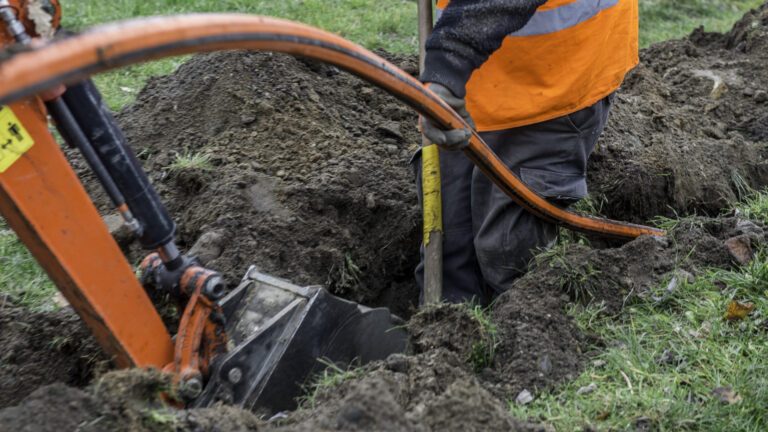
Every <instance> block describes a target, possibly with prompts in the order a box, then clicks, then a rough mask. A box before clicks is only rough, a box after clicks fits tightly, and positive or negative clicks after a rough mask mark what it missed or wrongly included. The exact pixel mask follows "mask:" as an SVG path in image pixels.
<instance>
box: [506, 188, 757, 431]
mask: <svg viewBox="0 0 768 432" xmlns="http://www.w3.org/2000/svg"><path fill="white" fill-rule="evenodd" d="M738 208H739V209H740V211H741V212H742V214H748V215H750V216H752V217H753V218H754V219H755V220H759V221H761V222H766V223H768V213H767V212H766V211H765V209H768V195H766V194H752V195H751V196H750V197H749V198H748V199H747V201H745V203H742V204H739V206H738ZM673 222H674V221H673V220H665V221H664V223H665V224H667V225H668V224H670V223H673ZM666 288H667V284H664V286H663V287H659V290H660V291H665V290H666ZM653 298H654V296H650V297H649V299H648V300H644V301H642V302H640V303H638V304H634V305H632V306H629V307H628V308H627V309H626V310H625V311H624V312H623V313H622V314H620V315H619V316H604V314H601V313H600V305H592V306H590V307H587V308H584V307H574V308H573V310H572V315H573V316H574V318H575V319H576V321H577V322H578V323H579V325H580V327H581V328H582V329H583V330H584V331H585V332H587V333H590V334H594V335H596V336H598V337H599V339H600V340H602V341H604V342H605V343H606V344H607V346H608V347H607V348H603V347H596V348H597V350H596V351H599V352H601V353H600V354H599V355H598V356H597V357H596V358H594V359H593V361H592V363H591V364H589V365H588V367H587V369H586V370H585V371H584V372H583V373H582V374H581V375H580V376H579V378H577V379H576V380H575V381H573V382H571V383H569V384H567V385H565V386H563V387H561V388H559V389H558V390H556V391H554V392H550V393H545V394H542V395H539V397H538V398H537V399H536V400H535V401H534V402H533V403H531V404H530V405H527V406H519V405H516V404H514V402H511V403H510V410H511V412H512V414H513V415H514V416H516V417H519V418H528V419H531V420H533V421H539V422H544V423H547V424H550V425H552V426H554V428H555V429H556V430H562V431H579V430H595V429H597V430H659V431H665V430H666V431H677V430H718V431H720V430H734V431H735V430H738V431H763V430H768V416H766V415H765V410H764V407H765V406H767V404H768V374H767V373H766V372H768V365H766V364H765V356H766V355H768V253H766V252H765V251H763V252H761V253H758V255H757V257H756V258H755V259H754V261H753V262H752V263H751V264H749V265H747V266H744V267H742V268H740V269H738V270H733V271H730V270H721V269H712V270H711V271H709V272H707V273H706V274H704V275H702V276H700V277H698V278H696V279H695V281H693V282H692V283H689V282H688V281H678V282H677V285H676V287H675V288H674V290H672V292H671V293H668V295H666V296H656V297H655V300H654V299H653ZM730 308H735V309H737V310H738V309H739V308H744V310H750V309H751V312H749V313H747V315H746V317H744V318H742V319H730V318H734V315H733V314H731V313H730V312H729V309H730Z"/></svg>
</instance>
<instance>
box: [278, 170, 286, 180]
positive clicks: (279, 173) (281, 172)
mask: <svg viewBox="0 0 768 432" xmlns="http://www.w3.org/2000/svg"><path fill="white" fill-rule="evenodd" d="M286 174H287V173H286V172H285V170H279V171H277V173H276V174H275V175H276V176H278V177H281V178H282V177H285V175H286Z"/></svg>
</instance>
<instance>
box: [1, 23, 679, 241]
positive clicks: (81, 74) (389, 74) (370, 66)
mask: <svg viewBox="0 0 768 432" xmlns="http://www.w3.org/2000/svg"><path fill="white" fill-rule="evenodd" d="M227 49H249V50H262V51H274V52H282V53H286V54H292V55H297V56H303V57H308V58H311V59H314V60H318V61H322V62H325V63H329V64H333V65H335V66H337V67H339V68H342V69H344V70H346V71H348V72H350V73H352V74H354V75H357V76H359V77H361V78H362V79H364V80H366V81H368V82H370V83H372V84H374V85H376V86H379V87H381V88H382V89H384V90H385V91H387V92H389V93H390V94H392V95H394V96H395V97H397V98H398V99H400V100H401V101H403V102H404V103H405V104H407V105H409V106H410V107H411V108H413V109H414V110H416V111H417V112H418V113H419V114H421V115H423V116H426V117H429V118H431V119H433V120H434V121H435V122H436V123H438V124H440V125H442V126H443V127H445V128H463V127H467V125H466V124H465V123H464V121H463V120H462V119H461V117H460V116H459V115H458V114H456V113H455V112H454V111H453V110H452V109H451V108H450V107H449V106H447V105H446V104H445V103H444V102H443V101H442V100H441V99H440V98H439V97H438V96H436V95H435V94H433V93H432V92H431V91H429V90H428V89H427V88H425V87H424V86H423V85H422V84H421V83H420V82H419V81H418V80H416V79H414V78H413V77H411V76H410V75H408V74H406V73H405V72H403V71H401V70H400V69H398V68H397V67H396V66H394V65H392V64H390V63H389V62H387V61H386V60H384V59H383V58H381V57H379V56H377V55H375V54H373V53H371V52H370V51H368V50H366V49H364V48H362V47H360V46H358V45H355V44H353V43H352V42H349V41H347V40H345V39H343V38H341V37H339V36H336V35H333V34H331V33H328V32H325V31H322V30H318V29H315V28H313V27H309V26H306V25H303V24H298V23H294V22H291V21H285V20H279V19H274V18H267V17H260V16H251V15H241V14H197V15H181V16H174V17H159V18H147V19H138V20H129V21H124V22H119V23H114V24H107V25H104V26H99V27H96V28H93V29H92V30H89V31H87V32H85V33H82V34H80V35H78V36H74V37H71V38H67V39H63V40H58V41H52V42H49V43H46V44H43V45H40V46H39V47H38V48H36V49H34V50H32V51H29V52H23V53H19V54H16V55H15V56H13V57H12V58H11V59H8V60H6V61H4V62H3V63H0V104H7V103H9V102H12V101H15V100H18V99H21V98H23V97H27V96H31V95H34V94H36V93H39V92H41V91H43V90H46V89H49V88H52V87H54V86H56V85H58V84H72V83H76V82H78V81H80V80H83V79H85V78H88V77H89V76H91V75H93V74H96V73H99V72H104V71H107V70H111V69H115V68H119V67H123V66H128V65H132V64H136V63H140V62H144V61H148V60H152V59H158V58H164V57H170V56H175V55H181V54H190V53H196V52H205V51H217V50H227ZM464 152H465V154H466V155H467V157H468V158H469V159H470V160H472V162H473V163H474V164H475V165H476V166H477V167H478V168H479V169H480V170H481V171H482V172H483V173H484V174H485V175H486V176H487V177H488V178H489V179H491V180H492V181H493V182H494V183H495V184H496V186H498V187H499V188H500V189H501V190H502V191H503V192H504V193H506V194H507V195H508V196H509V197H510V198H512V199H513V200H514V201H515V202H517V203H518V204H519V205H521V206H522V207H524V208H525V209H526V210H527V211H529V212H531V213H532V214H534V215H536V216H537V217H539V218H541V219H544V220H546V221H548V222H552V223H557V224H560V225H562V226H564V227H566V228H569V229H572V230H576V231H581V232H585V233H590V234H595V235H600V236H607V237H613V238H619V239H633V238H636V237H639V236H641V235H653V236H662V235H664V234H665V233H664V231H662V230H659V229H655V228H650V227H645V226H641V225H634V224H629V223H623V222H616V221H611V220H607V219H601V218H596V217H589V216H582V215H578V214H575V213H572V212H569V211H567V210H564V209H561V208H559V207H557V206H555V205H553V204H551V203H549V202H548V201H547V200H546V199H544V198H543V197H541V196H539V195H538V194H536V192H534V191H532V190H531V189H529V188H528V187H527V186H526V185H525V184H524V183H523V182H522V181H521V180H520V179H519V178H518V177H517V176H516V175H515V174H514V173H513V172H512V171H510V170H509V168H507V166H506V165H505V164H504V163H503V162H502V161H501V160H500V159H499V158H498V157H497V156H496V155H495V154H494V153H493V151H492V150H491V149H490V148H488V146H487V145H486V144H485V143H484V142H483V140H482V138H480V136H479V135H478V134H477V133H475V134H473V136H472V139H471V141H470V144H469V146H468V147H467V148H466V149H465V150H464Z"/></svg>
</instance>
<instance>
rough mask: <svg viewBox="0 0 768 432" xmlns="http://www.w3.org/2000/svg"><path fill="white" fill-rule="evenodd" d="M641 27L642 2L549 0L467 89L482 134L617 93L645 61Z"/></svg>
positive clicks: (441, 4)
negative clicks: (641, 50)
mask: <svg viewBox="0 0 768 432" xmlns="http://www.w3.org/2000/svg"><path fill="white" fill-rule="evenodd" d="M449 1H450V0H438V4H437V6H438V16H439V13H440V10H442V9H444V8H445V7H447V6H448V4H449ZM638 23H639V17H638V0H549V1H548V2H547V3H545V4H544V5H542V6H541V7H539V8H538V9H537V11H536V13H535V14H534V15H533V18H531V20H530V21H528V23H527V24H526V25H525V26H524V27H523V28H522V29H520V30H518V31H516V32H514V33H512V34H510V35H509V36H508V37H506V38H505V39H504V42H503V43H502V45H501V48H500V49H499V50H498V51H496V52H494V53H493V54H492V55H491V56H490V58H489V59H488V61H487V62H485V63H484V64H483V65H482V66H481V67H480V68H479V69H477V70H475V72H474V73H473V74H472V76H471V78H470V80H469V82H468V83H467V107H468V109H469V112H470V114H471V115H472V117H473V119H474V120H475V122H476V123H477V128H478V130H480V131H493V130H503V129H510V128H514V127H518V126H524V125H527V124H533V123H538V122H542V121H546V120H550V119H553V118H557V117H560V116H563V115H566V114H570V113H572V112H575V111H578V110H580V109H582V108H586V107H588V106H591V105H593V104H595V103H596V102H597V101H599V100H601V99H602V98H604V97H605V96H607V95H609V94H610V93H612V92H613V91H615V90H616V89H617V88H618V87H619V85H621V82H622V81H623V80H624V76H625V75H626V73H627V72H628V71H629V70H631V69H632V68H633V67H635V66H636V65H637V63H638V62H639V57H638V41H639V31H638Z"/></svg>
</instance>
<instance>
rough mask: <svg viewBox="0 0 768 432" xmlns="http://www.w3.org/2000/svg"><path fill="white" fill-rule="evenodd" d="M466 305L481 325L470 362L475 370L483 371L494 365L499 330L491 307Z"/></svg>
mask: <svg viewBox="0 0 768 432" xmlns="http://www.w3.org/2000/svg"><path fill="white" fill-rule="evenodd" d="M466 306H467V308H468V309H469V316H470V317H472V319H474V320H475V321H476V322H477V323H478V324H479V325H480V334H479V335H477V336H478V338H477V341H476V342H475V343H474V344H473V345H472V351H471V353H470V355H469V359H468V362H469V364H470V365H472V369H474V370H475V372H481V371H482V370H483V369H485V368H487V367H490V366H492V365H493V359H494V357H495V356H496V348H497V347H498V346H499V337H498V336H499V330H498V328H497V327H496V324H494V323H493V320H492V319H491V315H490V313H489V309H486V308H483V307H482V306H479V305H472V304H467V305H466Z"/></svg>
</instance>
